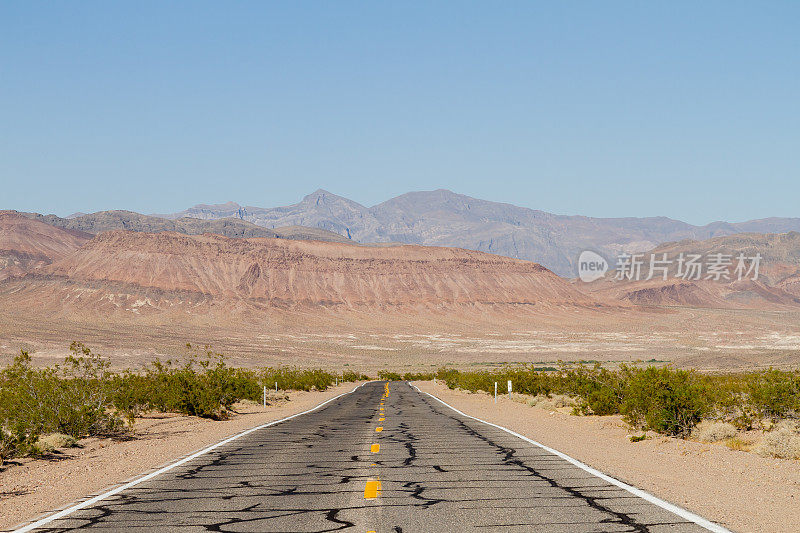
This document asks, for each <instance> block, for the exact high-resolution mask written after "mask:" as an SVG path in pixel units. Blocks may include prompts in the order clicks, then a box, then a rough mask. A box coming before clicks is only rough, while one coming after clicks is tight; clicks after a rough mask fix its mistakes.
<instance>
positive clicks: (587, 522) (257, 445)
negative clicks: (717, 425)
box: [35, 382, 725, 532]
mask: <svg viewBox="0 0 800 533" xmlns="http://www.w3.org/2000/svg"><path fill="white" fill-rule="evenodd" d="M634 492H635V491H634ZM634 492H631V491H630V490H626V489H625V488H623V487H621V486H617V485H614V484H612V483H611V482H609V481H607V480H605V479H603V478H601V477H598V476H597V475H595V474H593V473H592V472H591V471H588V470H587V469H585V468H582V467H580V466H578V465H576V464H572V463H570V462H569V461H568V460H567V459H565V458H563V457H559V456H557V455H554V454H553V453H550V452H549V451H548V450H546V449H543V448H541V447H539V446H537V445H535V444H534V443H531V442H526V441H525V440H523V439H521V438H519V437H517V436H515V435H512V434H510V433H508V432H506V431H503V430H502V429H500V428H497V427H493V426H491V425H487V424H484V423H482V422H480V421H477V420H475V419H471V418H469V417H467V416H465V415H463V414H460V413H459V412H457V411H455V410H453V409H451V408H449V407H448V406H446V405H444V404H442V403H441V402H439V401H438V400H437V399H435V398H433V397H431V396H429V395H427V394H423V393H421V392H419V391H418V390H416V389H415V388H413V387H412V386H410V385H409V384H407V383H401V382H393V383H389V384H388V385H387V384H386V383H385V382H372V383H367V384H366V385H364V386H361V387H359V388H357V389H356V390H355V391H354V392H352V393H348V394H344V395H342V396H339V397H337V398H335V399H333V400H332V401H330V402H328V403H327V404H325V405H323V406H322V407H320V408H318V409H316V410H314V411H313V412H308V413H306V414H303V415H301V416H297V417H294V418H291V419H289V420H285V421H283V422H281V423H278V424H275V425H272V426H270V427H265V428H262V429H259V430H256V431H252V432H250V433H248V434H246V435H243V436H241V437H239V438H236V439H235V440H231V441H230V442H227V443H226V444H224V445H221V446H218V447H217V448H215V449H213V450H211V451H209V452H207V453H204V454H202V455H199V456H197V457H195V458H193V459H191V460H189V461H186V462H185V463H183V464H180V465H178V466H176V467H174V468H172V469H170V470H168V471H164V472H162V473H160V474H159V475H156V476H154V477H152V478H149V479H147V480H145V481H142V482H139V483H138V484H136V485H135V486H130V487H127V488H125V489H124V490H121V491H119V492H118V493H116V494H113V495H110V496H108V497H106V498H103V499H100V500H99V501H95V502H93V503H92V504H91V505H90V506H87V507H85V508H83V509H78V510H75V511H73V512H70V513H69V514H66V515H65V516H61V517H60V518H57V519H55V520H52V521H49V522H48V523H43V522H40V523H39V524H38V528H37V529H35V531H72V530H78V529H91V530H99V531H126V532H139V531H261V532H271V531H285V532H307V531H358V532H370V531H372V532H400V531H403V532H451V531H452V532H465V531H482V532H485V531H504V532H505V531H537V532H589V531H631V532H645V531H652V532H667V531H670V532H677V531H680V532H689V531H708V530H709V529H711V530H714V531H725V530H724V529H723V528H720V527H719V526H715V525H714V524H710V523H703V520H702V519H699V517H694V519H699V521H700V524H698V523H695V522H692V521H691V520H692V519H693V518H691V517H689V518H687V515H690V513H686V512H683V513H684V514H683V516H681V515H680V514H678V513H680V510H678V512H677V513H676V512H672V511H671V510H668V509H666V508H664V503H663V502H660V503H659V502H658V501H656V502H655V503H654V502H651V501H648V500H647V499H645V498H643V497H641V495H640V494H636V493H634ZM645 496H647V495H645ZM652 499H653V500H656V499H655V498H652ZM667 507H669V506H668V505H667Z"/></svg>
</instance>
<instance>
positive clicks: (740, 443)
mask: <svg viewBox="0 0 800 533" xmlns="http://www.w3.org/2000/svg"><path fill="white" fill-rule="evenodd" d="M725 446H727V447H728V448H730V449H731V450H736V451H741V452H746V451H749V450H750V448H751V447H752V444H751V443H750V442H748V441H746V440H744V439H742V438H739V437H731V438H730V439H727V440H726V441H725Z"/></svg>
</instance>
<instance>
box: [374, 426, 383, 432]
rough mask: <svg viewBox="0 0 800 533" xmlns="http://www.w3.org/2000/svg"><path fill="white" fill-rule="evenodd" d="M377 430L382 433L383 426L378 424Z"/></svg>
mask: <svg viewBox="0 0 800 533" xmlns="http://www.w3.org/2000/svg"><path fill="white" fill-rule="evenodd" d="M375 431H377V432H378V433H380V432H381V431H383V426H378V427H376V428H375Z"/></svg>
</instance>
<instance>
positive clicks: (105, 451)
mask: <svg viewBox="0 0 800 533" xmlns="http://www.w3.org/2000/svg"><path fill="white" fill-rule="evenodd" d="M357 385H358V383H346V384H343V385H339V386H338V387H331V388H329V389H328V390H326V391H324V392H289V393H286V394H285V395H284V394H283V393H281V394H279V396H277V397H273V398H272V401H271V405H268V406H267V407H266V408H264V407H262V406H260V405H255V404H252V403H248V404H239V405H238V406H237V407H236V410H237V413H238V414H237V415H235V416H233V417H232V418H231V419H230V420H225V421H212V420H205V419H200V418H193V417H188V416H181V415H174V414H152V415H149V416H147V417H144V418H142V419H139V420H137V421H136V424H135V426H134V431H135V435H136V438H134V439H132V440H127V441H113V440H110V439H96V438H90V439H84V440H82V441H80V447H79V448H72V449H68V450H62V451H61V453H59V454H56V455H54V456H52V457H51V458H49V459H20V460H17V461H14V462H12V463H11V464H8V465H6V466H4V467H3V469H2V470H0V528H11V527H13V526H15V525H18V524H20V523H21V522H23V521H26V520H31V519H33V518H37V517H39V516H40V515H43V514H47V513H48V512H49V511H52V510H54V509H59V508H63V507H66V506H67V505H68V504H70V503H72V502H75V501H76V500H79V499H82V498H84V497H86V496H89V495H93V494H98V493H101V492H104V491H105V490H106V489H109V488H111V487H113V486H114V485H117V484H120V483H122V482H123V481H127V480H129V479H131V478H135V477H138V476H139V475H141V474H144V473H146V472H148V471H151V470H154V469H156V468H158V467H160V466H164V465H165V464H169V463H172V462H174V461H176V460H178V459H180V458H181V457H184V456H186V455H189V454H190V453H192V452H194V451H197V450H199V449H202V448H204V447H206V446H209V445H211V444H214V443H216V442H219V441H220V440H223V439H224V438H226V437H228V436H230V435H233V434H236V433H239V432H241V431H244V430H246V429H248V428H251V427H254V426H257V425H260V424H264V423H266V422H270V421H272V420H277V419H280V418H284V417H286V416H290V415H292V414H295V413H299V412H301V411H305V410H306V409H309V408H311V407H314V406H315V405H317V404H319V403H321V402H323V401H325V400H327V399H329V398H332V397H334V396H336V395H337V394H341V393H343V392H348V391H350V390H352V389H353V388H354V387H355V386H357ZM285 396H288V397H289V400H288V401H287V400H285V399H282V398H284V397H285Z"/></svg>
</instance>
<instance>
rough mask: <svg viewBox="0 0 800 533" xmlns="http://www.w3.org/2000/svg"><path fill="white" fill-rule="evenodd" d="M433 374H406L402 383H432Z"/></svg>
mask: <svg viewBox="0 0 800 533" xmlns="http://www.w3.org/2000/svg"><path fill="white" fill-rule="evenodd" d="M433 378H434V374H433V372H406V373H405V374H403V381H433Z"/></svg>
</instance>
